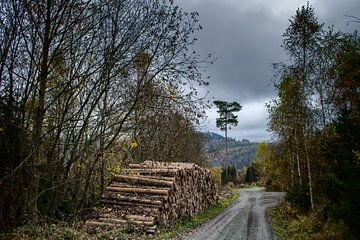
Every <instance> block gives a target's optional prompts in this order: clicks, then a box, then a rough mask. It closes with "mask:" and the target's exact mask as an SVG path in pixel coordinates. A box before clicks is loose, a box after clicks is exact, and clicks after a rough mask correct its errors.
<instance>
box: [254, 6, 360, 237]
mask: <svg viewBox="0 0 360 240" xmlns="http://www.w3.org/2000/svg"><path fill="white" fill-rule="evenodd" d="M349 24H357V25H359V19H358V18H356V17H350V20H349ZM282 37H283V44H282V48H283V50H284V52H285V53H286V54H287V56H288V59H289V60H288V62H286V63H282V62H279V63H276V64H274V69H275V75H274V78H273V84H274V87H275V89H276V91H277V98H276V99H274V100H272V101H271V102H270V103H269V104H268V105H267V107H268V111H269V122H268V130H269V131H270V132H271V133H272V134H273V137H274V141H273V142H272V143H271V144H266V143H262V144H260V145H259V147H258V152H257V154H258V159H257V161H256V162H255V163H254V164H253V167H254V168H255V169H256V171H257V174H258V178H260V181H261V182H262V183H263V184H265V185H266V186H267V187H268V188H269V189H273V190H278V191H284V192H286V197H285V198H286V199H287V202H288V203H290V205H291V206H292V207H293V209H295V210H296V211H295V214H294V213H293V217H294V218H297V217H296V215H297V214H296V212H298V213H300V214H299V215H301V213H308V214H309V215H306V216H307V217H305V218H304V219H306V220H305V221H309V222H310V223H309V225H311V224H312V226H307V230H308V232H307V233H305V235H303V236H302V237H303V238H304V239H358V238H359V236H360V235H359V234H360V232H359V229H360V221H359V215H360V202H359V201H360V200H359V199H360V195H359V194H360V192H359V189H360V188H359V187H360V36H359V35H358V33H357V32H354V33H343V32H340V31H337V30H335V29H334V28H333V27H331V26H330V27H327V26H325V25H324V24H323V23H320V22H319V21H318V19H317V17H316V15H315V11H314V8H313V7H312V6H311V5H309V4H307V5H306V6H303V7H301V8H299V9H298V10H297V11H296V14H295V15H294V16H293V17H292V18H291V19H290V23H289V26H288V27H287V29H286V30H285V32H284V34H283V36H282ZM280 210H281V209H280ZM283 210H285V211H287V214H285V215H287V216H286V217H289V215H291V214H290V212H291V211H290V210H289V209H287V210H286V208H285V209H283ZM303 221H304V220H303ZM298 223H299V222H298ZM305 229H306V227H305ZM299 231H300V230H299ZM304 231H305V230H304ZM326 231H328V233H327V232H326ZM319 232H322V233H323V234H324V235H322V238H321V237H319V236H318V235H316V234H319ZM329 232H330V233H329ZM289 234H290V236H291V235H294V233H289ZM306 234H308V235H306ZM326 234H328V235H326ZM331 234H333V235H331ZM283 237H284V236H283ZM292 237H294V236H292ZM284 238H286V239H287V238H289V236H287V237H286V236H285V237H284ZM303 238H301V239H303ZM291 239H292V238H291Z"/></svg>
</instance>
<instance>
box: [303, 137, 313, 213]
mask: <svg viewBox="0 0 360 240" xmlns="http://www.w3.org/2000/svg"><path fill="white" fill-rule="evenodd" d="M306 142H307V141H306V139H305V143H304V145H305V156H306V165H307V171H308V178H309V195H310V206H311V210H312V211H314V198H313V189H312V177H311V168H310V158H309V154H308V149H307V143H306Z"/></svg>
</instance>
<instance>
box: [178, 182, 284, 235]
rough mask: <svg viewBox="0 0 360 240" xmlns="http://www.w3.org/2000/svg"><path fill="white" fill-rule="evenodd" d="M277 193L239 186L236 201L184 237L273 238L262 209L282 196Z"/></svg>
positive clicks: (273, 204) (264, 209)
mask: <svg viewBox="0 0 360 240" xmlns="http://www.w3.org/2000/svg"><path fill="white" fill-rule="evenodd" d="M282 197H283V193H281V192H263V189H262V188H249V189H240V198H239V200H238V201H237V202H236V203H235V204H234V205H232V206H231V207H229V208H227V209H226V210H225V211H224V212H223V213H222V214H220V215H219V216H217V217H216V218H214V219H213V220H211V221H209V222H207V223H205V224H204V225H202V226H201V227H200V228H198V229H196V230H194V231H193V232H192V233H190V234H189V235H187V236H185V238H184V239H186V240H202V239H204V240H236V239H248V240H255V239H261V240H267V239H270V240H271V239H276V237H275V236H274V234H273V232H272V230H271V227H270V224H269V221H268V218H267V214H266V210H267V208H269V207H274V206H275V205H277V204H278V202H279V201H280V200H281V199H282Z"/></svg>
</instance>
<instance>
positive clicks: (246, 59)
mask: <svg viewBox="0 0 360 240" xmlns="http://www.w3.org/2000/svg"><path fill="white" fill-rule="evenodd" d="M306 2H307V1H303V0H177V1H176V0H175V3H176V4H178V5H179V6H180V7H181V8H183V9H184V10H185V11H188V12H193V11H198V12H199V14H200V17H199V19H200V24H201V25H202V26H203V30H202V31H201V32H200V33H199V34H198V36H197V37H198V39H199V41H198V42H197V45H196V49H197V51H198V52H199V53H200V54H202V55H203V56H207V54H208V53H211V54H212V55H213V56H214V57H216V58H217V61H216V62H215V63H214V65H212V66H210V67H209V68H208V69H207V74H209V75H210V76H211V79H210V86H209V91H210V95H211V96H213V97H214V99H215V100H225V101H238V102H239V103H240V104H241V105H242V106H243V109H242V111H241V112H240V113H239V115H238V120H239V125H238V126H237V127H235V128H233V129H231V131H230V132H229V136H230V137H234V138H236V139H243V138H247V139H250V140H252V141H262V140H269V139H270V135H269V133H268V132H266V122H267V117H268V114H267V110H266V108H265V103H267V102H269V100H270V99H272V98H275V97H276V94H275V92H274V90H273V87H272V86H271V85H270V80H271V78H272V76H273V71H272V67H271V64H272V63H274V62H279V61H286V59H287V57H286V56H285V55H284V53H283V52H282V49H281V47H280V45H281V42H282V37H281V35H282V33H283V32H284V31H285V29H286V28H287V27H288V25H289V19H290V18H291V17H292V16H293V15H294V14H295V11H296V9H298V8H299V7H301V6H302V5H306ZM309 3H310V4H311V5H312V6H313V7H314V9H315V14H316V16H317V17H318V20H319V22H321V23H325V26H331V25H333V26H334V27H335V29H338V30H342V31H344V32H352V31H354V29H356V28H357V29H359V28H360V27H359V26H360V24H349V25H347V24H346V23H347V21H348V20H350V19H349V18H348V17H346V16H345V15H352V16H357V17H360V0H313V1H309ZM216 117H217V113H216V110H215V109H211V110H209V111H208V121H207V123H206V126H205V127H204V129H205V130H208V131H213V132H217V133H220V134H222V133H221V132H220V131H219V130H218V129H217V128H216V126H215V119H216Z"/></svg>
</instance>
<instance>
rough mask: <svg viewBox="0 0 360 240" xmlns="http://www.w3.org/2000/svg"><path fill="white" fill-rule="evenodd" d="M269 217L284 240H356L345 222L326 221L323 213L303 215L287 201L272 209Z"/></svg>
mask: <svg viewBox="0 0 360 240" xmlns="http://www.w3.org/2000/svg"><path fill="white" fill-rule="evenodd" d="M269 215H270V218H271V224H272V227H273V230H274V232H275V234H276V235H277V236H278V237H279V238H280V239H283V240H328V239H332V240H343V239H349V240H350V239H355V238H354V237H352V236H351V235H350V234H349V228H348V227H347V226H346V224H345V223H344V222H343V221H338V222H336V221H334V220H332V219H326V218H324V217H322V216H321V211H319V212H316V211H314V212H312V213H301V212H300V211H298V210H297V209H296V208H295V207H293V206H291V205H290V204H289V202H287V201H283V202H282V203H281V204H279V205H278V206H277V207H275V208H272V209H270V210H269Z"/></svg>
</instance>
